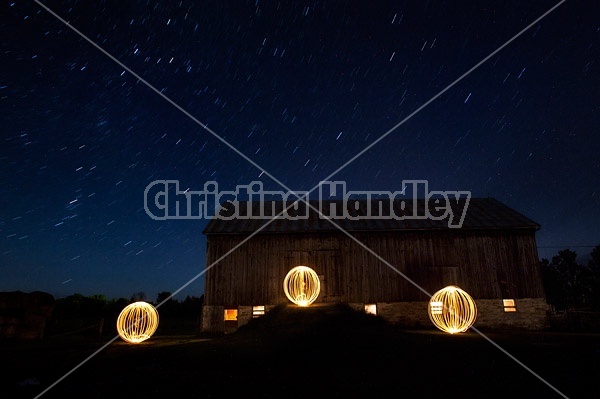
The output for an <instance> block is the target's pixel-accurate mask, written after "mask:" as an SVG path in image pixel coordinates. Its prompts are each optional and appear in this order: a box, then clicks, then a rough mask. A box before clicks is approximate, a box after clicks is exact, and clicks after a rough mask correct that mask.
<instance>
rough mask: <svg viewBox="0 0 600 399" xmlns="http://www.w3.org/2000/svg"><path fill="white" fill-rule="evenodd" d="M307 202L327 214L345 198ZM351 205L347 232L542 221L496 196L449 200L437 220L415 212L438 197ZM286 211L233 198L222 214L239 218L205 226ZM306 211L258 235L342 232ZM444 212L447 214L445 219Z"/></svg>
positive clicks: (249, 223) (223, 226) (222, 229)
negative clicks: (508, 204)
mask: <svg viewBox="0 0 600 399" xmlns="http://www.w3.org/2000/svg"><path fill="white" fill-rule="evenodd" d="M309 202H310V203H311V205H313V206H314V207H315V208H317V209H319V210H321V212H322V213H323V214H327V212H328V210H329V209H332V208H331V207H334V208H335V209H337V214H340V213H341V212H342V211H341V209H342V208H341V207H342V205H343V201H342V200H321V201H316V200H314V201H313V200H311V201H309ZM348 204H349V205H348V209H349V213H350V214H351V216H352V217H353V218H354V220H352V219H349V218H347V217H343V218H338V219H334V220H333V221H334V222H335V223H336V224H338V225H339V226H340V227H342V228H343V229H344V230H346V231H398V230H445V229H450V228H451V227H450V225H452V226H454V227H461V228H462V229H463V230H465V229H469V230H473V229H475V230H483V229H485V230H490V229H492V230H496V229H529V230H538V229H539V228H540V225H539V224H538V223H536V222H534V221H533V220H531V219H529V218H528V217H526V216H524V215H523V214H521V213H519V212H517V211H515V210H514V209H512V208H510V207H509V206H507V205H505V204H503V203H501V202H500V201H498V200H496V199H494V198H471V199H470V200H469V202H468V205H467V206H466V210H465V205H466V204H467V202H466V199H464V198H463V199H462V200H459V201H451V208H450V209H452V212H445V211H443V210H442V212H441V213H439V214H437V216H438V217H440V219H438V220H434V219H432V218H427V217H422V218H415V215H421V216H422V215H425V206H426V205H427V207H428V209H430V210H432V211H433V210H434V209H435V208H434V206H439V205H440V202H437V203H436V202H435V200H434V199H429V200H428V201H427V204H426V200H424V199H417V200H410V199H409V200H398V199H396V200H393V201H390V200H389V199H387V200H381V201H375V200H371V201H367V200H365V199H353V200H350V201H348ZM287 205H289V203H288V204H286V206H287ZM319 206H320V207H319ZM369 208H371V215H390V209H392V210H393V215H396V217H395V218H391V217H379V216H375V217H369V218H366V216H368V215H369V213H368V209H369ZM248 209H250V210H251V211H252V212H251V213H250V214H251V215H257V214H259V211H260V210H261V209H262V211H263V213H262V215H263V217H262V218H256V217H248V216H247V215H248ZM283 209H284V202H283V201H263V202H257V201H253V202H232V203H229V204H225V205H223V207H222V208H221V212H220V213H219V214H220V215H222V216H228V217H231V212H232V210H235V212H236V216H233V217H231V219H229V220H227V219H224V218H222V217H215V218H212V219H210V221H209V222H208V224H207V225H206V227H205V228H204V230H203V234H207V235H212V234H251V233H253V232H255V231H257V230H259V229H260V228H261V227H262V226H263V225H264V224H265V223H267V222H269V220H270V219H271V218H272V217H273V216H275V215H277V214H279V213H280V212H281V211H283ZM306 209H307V212H305V213H304V214H303V215H304V216H303V217H302V218H298V219H297V220H292V219H291V218H289V217H279V218H277V219H275V220H273V221H272V222H270V223H269V224H268V225H267V226H266V227H264V228H262V229H261V230H260V233H265V234H266V233H269V234H273V233H323V232H337V231H339V230H338V228H337V227H336V226H334V225H333V224H332V223H331V222H330V221H328V220H327V219H326V218H325V217H323V216H322V215H321V214H319V213H318V212H316V211H314V210H312V209H310V208H306ZM265 210H266V211H265ZM272 211H274V213H273V212H272ZM415 211H416V213H415ZM228 212H229V213H228ZM377 212H381V213H377ZM445 213H446V216H445V217H444V218H441V216H442V215H443V214H445ZM240 215H241V217H240ZM306 215H308V217H306ZM434 215H435V213H434ZM463 215H464V219H463V220H462V224H460V220H461V217H462V216H463ZM453 230H457V228H453Z"/></svg>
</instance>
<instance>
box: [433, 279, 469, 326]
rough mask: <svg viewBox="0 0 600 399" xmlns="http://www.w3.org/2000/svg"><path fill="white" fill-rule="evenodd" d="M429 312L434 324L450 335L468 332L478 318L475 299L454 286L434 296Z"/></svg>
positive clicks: (443, 289)
mask: <svg viewBox="0 0 600 399" xmlns="http://www.w3.org/2000/svg"><path fill="white" fill-rule="evenodd" d="M427 311H428V313H429V318H430V319H431V321H432V323H433V324H434V325H435V326H436V327H437V328H439V329H440V330H442V331H444V332H447V333H450V334H454V333H458V332H465V331H467V330H468V329H469V328H470V327H471V326H472V325H473V323H474V322H475V318H476V317H477V306H475V301H474V300H473V298H472V297H471V296H470V295H469V294H467V293H466V292H465V291H463V290H462V289H460V288H458V287H456V286H454V285H450V286H448V287H445V288H442V289H441V290H439V291H438V292H436V293H435V294H433V295H432V296H431V299H430V300H429V306H428V308H427Z"/></svg>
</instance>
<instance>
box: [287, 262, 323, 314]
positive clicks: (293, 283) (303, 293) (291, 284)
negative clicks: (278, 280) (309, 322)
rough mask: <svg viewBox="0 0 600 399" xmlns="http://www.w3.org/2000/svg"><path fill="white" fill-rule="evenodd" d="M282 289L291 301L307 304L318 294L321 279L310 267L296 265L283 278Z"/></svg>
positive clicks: (299, 304)
mask: <svg viewBox="0 0 600 399" xmlns="http://www.w3.org/2000/svg"><path fill="white" fill-rule="evenodd" d="M283 290H284V292H285V295H286V296H287V297H288V299H289V300H290V301H291V302H293V303H295V304H296V305H298V306H309V305H310V304H311V303H313V302H314V301H315V300H316V299H317V297H318V296H319V292H320V291H321V281H320V280H319V276H318V275H317V273H315V271H314V270H313V269H311V268H310V267H307V266H296V267H294V268H293V269H292V270H290V271H289V272H288V274H287V275H286V276H285V278H284V279H283Z"/></svg>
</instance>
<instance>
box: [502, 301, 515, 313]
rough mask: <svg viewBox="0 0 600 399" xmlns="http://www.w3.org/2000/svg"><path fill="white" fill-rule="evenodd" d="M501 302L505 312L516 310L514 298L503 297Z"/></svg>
mask: <svg viewBox="0 0 600 399" xmlns="http://www.w3.org/2000/svg"><path fill="white" fill-rule="evenodd" d="M502 303H503V304H504V311H505V312H516V311H517V307H516V306H515V300H514V299H503V300H502Z"/></svg>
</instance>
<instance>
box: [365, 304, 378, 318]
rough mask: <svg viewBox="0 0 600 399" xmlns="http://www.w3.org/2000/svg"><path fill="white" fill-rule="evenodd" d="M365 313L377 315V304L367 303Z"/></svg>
mask: <svg viewBox="0 0 600 399" xmlns="http://www.w3.org/2000/svg"><path fill="white" fill-rule="evenodd" d="M365 313H366V314H373V315H377V305H375V304H374V303H369V304H366V305H365Z"/></svg>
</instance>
